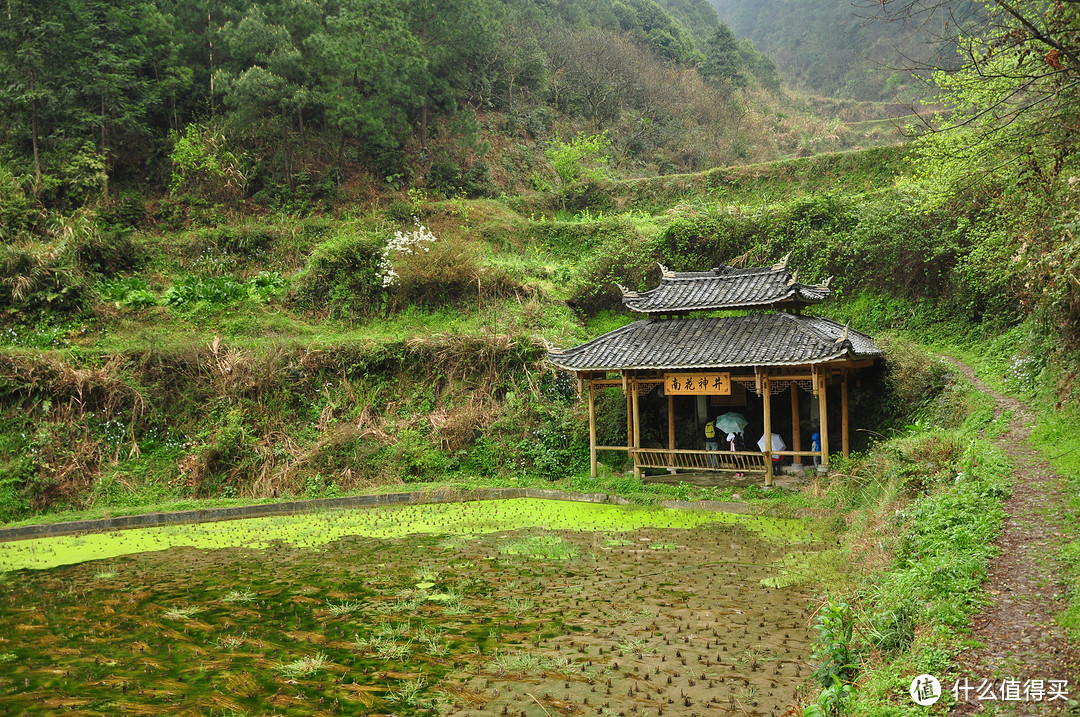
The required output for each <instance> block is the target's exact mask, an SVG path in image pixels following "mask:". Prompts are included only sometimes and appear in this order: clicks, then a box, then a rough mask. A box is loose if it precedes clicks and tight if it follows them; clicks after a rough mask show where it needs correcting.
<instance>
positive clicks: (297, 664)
mask: <svg viewBox="0 0 1080 717" xmlns="http://www.w3.org/2000/svg"><path fill="white" fill-rule="evenodd" d="M327 662H328V660H327V657H326V655H324V654H323V653H321V652H317V653H315V654H314V655H311V656H308V657H301V658H300V659H299V660H293V661H292V662H279V663H278V664H276V665H274V671H275V672H277V673H278V674H279V675H281V676H282V677H285V678H287V679H290V680H298V679H301V678H304V677H310V676H311V675H314V674H315V673H316V672H318V671H319V670H321V669H322V668H323V667H325V666H326V663H327Z"/></svg>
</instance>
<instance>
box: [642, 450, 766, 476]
mask: <svg viewBox="0 0 1080 717" xmlns="http://www.w3.org/2000/svg"><path fill="white" fill-rule="evenodd" d="M633 453H634V455H635V459H636V463H637V465H638V466H639V467H641V468H677V469H682V470H698V471H736V472H738V473H764V472H765V454H764V453H759V452H757V451H753V452H751V451H687V450H674V451H673V450H670V449H667V448H638V449H637V450H635V451H634V452H633Z"/></svg>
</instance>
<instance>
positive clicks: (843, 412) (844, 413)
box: [840, 371, 851, 458]
mask: <svg viewBox="0 0 1080 717" xmlns="http://www.w3.org/2000/svg"><path fill="white" fill-rule="evenodd" d="M847 379H848V376H847V371H844V373H843V375H842V376H841V377H840V446H841V449H842V450H843V452H844V458H847V457H848V456H850V455H851V443H850V441H849V440H848V428H849V427H848V387H847Z"/></svg>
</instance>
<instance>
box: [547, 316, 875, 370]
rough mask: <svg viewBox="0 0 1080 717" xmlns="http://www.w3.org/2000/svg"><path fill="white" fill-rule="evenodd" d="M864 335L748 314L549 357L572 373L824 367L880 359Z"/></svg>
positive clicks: (681, 323)
mask: <svg viewBox="0 0 1080 717" xmlns="http://www.w3.org/2000/svg"><path fill="white" fill-rule="evenodd" d="M880 355H881V350H880V349H879V348H878V347H877V346H876V345H874V342H873V340H871V338H870V337H869V336H867V335H866V334H862V333H859V332H858V331H853V330H851V329H849V328H847V327H844V326H841V325H840V324H838V323H836V322H835V321H831V320H829V319H824V318H820V317H816V316H794V315H792V314H785V313H779V314H755V315H750V316H728V317H719V318H716V317H714V318H701V319H667V320H659V319H645V320H642V321H635V322H634V323H632V324H629V325H627V326H624V327H622V328H621V329H616V330H615V331H611V332H609V333H606V334H604V335H603V336H600V337H598V338H595V339H593V340H592V341H589V342H588V343H585V344H582V345H580V346H575V347H574V348H572V349H567V350H565V351H559V350H557V349H556V350H552V351H549V352H548V360H549V361H551V362H552V363H553V364H555V365H556V366H559V367H561V368H565V369H568V370H571V371H605V370H607V371H616V370H620V369H630V368H635V369H676V370H682V369H690V368H702V369H703V368H729V367H730V368H734V367H739V366H791V365H805V364H813V363H823V362H826V361H830V360H835V359H840V358H845V357H846V358H850V359H858V358H864V357H870V356H880Z"/></svg>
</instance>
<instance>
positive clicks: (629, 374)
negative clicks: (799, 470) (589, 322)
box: [548, 257, 881, 486]
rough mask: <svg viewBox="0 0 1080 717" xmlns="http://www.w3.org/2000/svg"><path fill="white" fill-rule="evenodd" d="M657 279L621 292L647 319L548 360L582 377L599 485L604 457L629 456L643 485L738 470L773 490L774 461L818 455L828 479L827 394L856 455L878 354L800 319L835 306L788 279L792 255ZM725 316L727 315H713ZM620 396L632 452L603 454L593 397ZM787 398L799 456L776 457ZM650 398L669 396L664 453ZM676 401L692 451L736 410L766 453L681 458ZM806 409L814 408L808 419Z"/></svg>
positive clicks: (819, 287)
mask: <svg viewBox="0 0 1080 717" xmlns="http://www.w3.org/2000/svg"><path fill="white" fill-rule="evenodd" d="M661 270H662V271H663V277H662V279H661V282H660V285H659V286H658V287H656V288H654V289H651V290H649V291H644V292H634V291H629V290H627V289H625V288H623V304H624V305H625V306H626V307H627V308H629V309H630V310H632V311H635V312H639V313H642V314H645V318H643V319H641V320H639V321H635V322H634V323H631V324H628V325H626V326H623V327H622V328H619V329H616V330H614V331H611V332H609V333H606V334H604V335H603V336H599V337H597V338H595V339H593V340H592V341H589V342H587V343H584V344H582V345H580V346H576V347H574V348H571V349H566V350H561V349H557V348H553V349H551V350H549V352H548V360H549V361H550V362H551V363H553V364H554V365H556V366H558V367H559V368H562V369H565V370H567V371H571V372H574V373H575V374H576V375H577V378H578V388H579V391H580V392H582V393H586V392H587V396H588V403H589V454H590V455H589V458H590V466H591V472H592V475H594V476H595V475H596V470H597V452H598V451H626V452H627V454H628V455H629V457H630V458H631V459H632V460H633V462H634V474H635V475H636V476H638V477H640V476H641V472H642V469H643V468H660V469H667V470H668V471H669V472H675V471H678V470H693V471H720V470H722V471H737V472H743V473H763V474H764V478H765V485H766V486H771V485H772V483H773V457H774V456H790V457H791V459H792V461H793V462H794V463H795V464H801V463H802V460H803V459H804V458H809V457H814V456H817V457H819V458H820V463H821V465H822V467H823V468H824V469H825V470H827V469H828V466H829V410H828V405H827V395H828V393H829V389H830V388H832V387H837V386H838V387H839V389H838V392H839V399H840V404H841V410H840V433H841V436H840V438H841V446H842V451H843V454H844V455H845V456H846V455H848V453H849V450H850V448H849V433H850V427H849V426H850V421H849V405H848V403H849V401H848V392H849V388H848V386H849V380H850V378H851V377H852V376H855V375H856V374H857V373H858V372H860V371H863V370H865V369H868V368H870V367H871V366H873V364H874V362H875V361H877V360H878V359H879V358H880V357H881V350H880V349H879V348H878V347H877V346H876V345H875V344H874V342H873V340H871V338H870V337H869V336H867V335H865V334H862V333H859V332H858V331H854V330H852V329H850V328H849V327H846V326H841V325H840V324H838V323H836V322H835V321H832V320H830V319H826V318H822V317H817V316H806V315H804V314H803V309H804V308H805V307H807V306H810V305H813V304H819V303H821V302H822V301H824V300H825V299H826V298H827V297H828V296H829V293H830V291H829V282H828V281H825V282H824V283H822V284H816V285H810V284H802V283H799V281H798V272H794V273H793V272H791V271H789V270H788V266H787V258H786V257H785V259H784V260H783V261H781V262H780V263H778V264H776V265H774V266H771V267H759V268H749V269H737V268H732V267H726V266H721V267H717V268H714V269H712V270H711V271H705V272H673V271H669V270H668V269H666V268H665V267H664V266H663V265H661ZM620 288H622V287H620ZM702 312H708V315H704V316H703V315H701V313H702ZM717 312H729V313H727V314H725V315H721V316H717V315H715V314H716V313H717ZM731 312H738V313H737V314H734V313H731ZM613 386H618V387H621V388H622V390H623V392H624V393H625V394H626V411H627V440H626V446H601V445H597V439H596V391H597V390H598V389H603V388H608V387H613ZM783 392H787V393H789V395H790V402H791V416H790V425H789V426H788V425H787V423H786V422H787V420H788V419H787V416H781V417H780V421H782V422H784V423H785V426H786V427H787V428H789V429H790V433H791V442H790V445H791V450H783V451H781V450H773V448H774V446H773V442H772V434H773V433H774V432H775V431H776V425H777V423H778V421H777V419H776V418H774V415H773V400H772V399H773V396H776V395H778V394H780V393H783ZM803 393H806V394H809V395H810V401H809V402H800V394H803ZM833 393H834V394H835V393H837V389H836V388H833ZM648 394H659V395H662V396H665V397H666V398H667V419H668V420H667V423H668V426H667V428H668V430H667V434H668V435H667V444H668V445H667V447H666V448H652V447H650V448H645V447H643V446H642V442H641V420H640V418H641V410H640V406H641V401H642V397H643V396H645V395H648ZM685 397H689V398H685ZM754 397H758V398H760V401H758V400H757V398H754ZM677 399H678V400H679V401H680V402H681V403H680V405H681V406H682V407H683V411H682V412H683V413H684V417H686V414H693V418H692V422H693V425H694V426H695V427H696V428H697V429H699V430H697V432H696V434H695V444H701V442H702V440H703V439H699V438H697V437H700V436H702V432H701V430H700V428H701V427H702V426H704V423H705V422H706V421H708V420H712V418H711V414H712V413H713V412H714V411H715V412H718V411H720V410H721V409H725V408H726V409H733V408H734V409H742V411H744V412H747V413H750V414H753V415H754V416H756V417H759V419H760V420H756V421H755V422H754V426H755V428H757V430H759V431H760V433H759V434H758V435H762V436H763V438H764V443H765V449H764V451H760V452H759V451H749V450H744V451H739V452H731V451H719V452H716V451H705V450H701V449H699V448H693V449H687V448H681V449H680V448H676V443H677V441H676V418H675V417H676V410H677V404H676V400H677ZM834 400H835V395H834ZM813 404H816V408H817V410H816V411H813V410H812V409H813V407H814V406H813ZM804 406H805V407H807V408H809V409H811V410H809V411H804V410H803V407H804ZM812 413H816V414H817V415H816V416H814V415H811V414H812ZM815 419H816V422H815ZM686 420H690V419H689V418H686ZM803 425H807V427H808V429H811V430H810V431H809V432H813V430H812V429H813V428H817V430H818V432H819V433H820V434H821V435H820V437H821V450H820V451H807V450H803V443H804V441H803V429H802V427H803ZM748 428H749V427H748ZM721 438H722V437H721ZM746 438H747V444H748V445H752V444H753V443H754V442H756V437H755V436H750V435H748V436H747V437H746ZM752 439H753V440H752ZM684 443H685V440H684ZM806 443H807V444H809V441H808V440H807V441H806Z"/></svg>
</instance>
